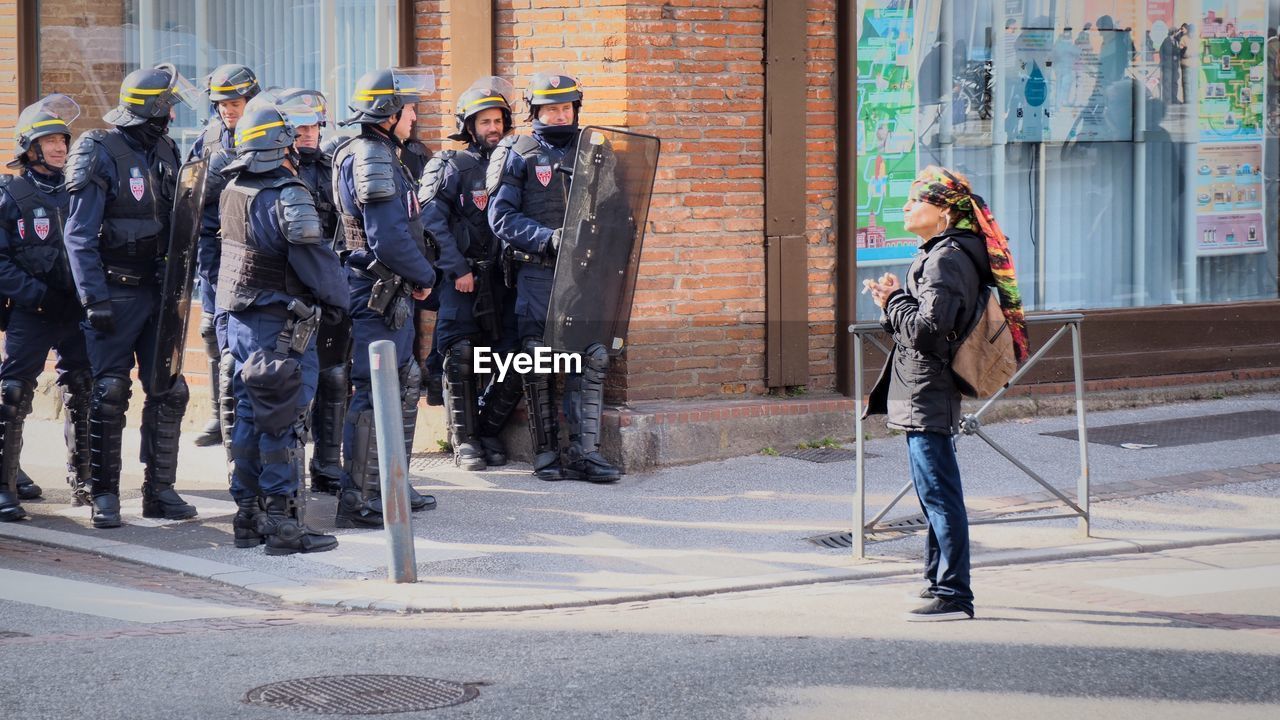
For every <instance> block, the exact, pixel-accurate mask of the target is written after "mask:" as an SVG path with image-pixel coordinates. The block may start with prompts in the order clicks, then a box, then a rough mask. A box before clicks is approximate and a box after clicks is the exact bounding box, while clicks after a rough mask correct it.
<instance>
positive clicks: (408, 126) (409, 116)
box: [392, 104, 418, 140]
mask: <svg viewBox="0 0 1280 720" xmlns="http://www.w3.org/2000/svg"><path fill="white" fill-rule="evenodd" d="M417 121H418V109H417V107H416V106H415V105H412V104H410V105H405V106H404V110H403V111H401V113H400V122H398V123H396V125H395V127H393V128H392V131H393V132H394V133H395V134H396V137H398V138H400V139H401V140H408V139H409V136H410V135H412V134H413V124H414V123H415V122H417Z"/></svg>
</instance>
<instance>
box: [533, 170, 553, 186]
mask: <svg viewBox="0 0 1280 720" xmlns="http://www.w3.org/2000/svg"><path fill="white" fill-rule="evenodd" d="M536 172H537V175H538V182H540V183H542V187H546V186H548V185H550V184H551V166H550V165H539V166H537V168H536Z"/></svg>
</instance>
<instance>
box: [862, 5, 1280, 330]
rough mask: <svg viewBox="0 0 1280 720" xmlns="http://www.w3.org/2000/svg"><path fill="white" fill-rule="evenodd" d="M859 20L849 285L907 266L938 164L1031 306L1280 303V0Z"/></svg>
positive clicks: (879, 11)
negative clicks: (982, 202) (981, 210)
mask: <svg viewBox="0 0 1280 720" xmlns="http://www.w3.org/2000/svg"><path fill="white" fill-rule="evenodd" d="M856 7H857V12H858V21H859V22H858V30H857V32H858V38H857V40H856V42H857V44H858V81H857V84H858V87H857V98H858V108H857V122H858V128H857V130H858V159H857V172H858V177H857V182H858V210H857V212H858V234H857V238H856V242H857V258H858V273H859V279H863V278H872V277H876V276H878V275H880V274H881V273H883V272H885V271H892V272H895V273H898V274H899V275H902V274H903V272H904V271H905V269H906V268H907V267H908V265H909V263H910V259H911V257H912V256H913V255H914V253H915V247H916V238H915V237H914V236H909V235H908V234H907V233H906V232H905V231H904V230H903V228H902V224H901V219H902V212H901V208H902V205H903V203H904V201H905V199H906V194H907V189H908V187H909V186H910V183H911V180H912V178H913V177H914V176H915V174H916V172H917V170H918V169H919V168H923V167H924V166H926V165H930V164H937V165H945V166H947V167H952V168H956V169H959V170H960V171H962V172H964V173H965V174H966V175H968V177H969V178H970V180H971V181H972V182H973V184H974V186H975V189H976V191H977V192H978V193H979V194H981V195H982V196H983V197H984V198H986V199H987V201H988V203H989V204H990V205H991V206H992V208H993V210H994V212H995V214H996V217H997V218H998V219H999V220H1000V222H1001V224H1002V225H1003V227H1004V230H1005V232H1006V234H1007V235H1008V236H1009V239H1010V242H1011V245H1012V248H1013V252H1014V257H1015V261H1016V264H1017V271H1018V276H1019V281H1020V285H1021V287H1022V293H1023V299H1024V302H1025V304H1026V305H1027V307H1028V308H1030V309H1034V310H1053V309H1061V310H1066V309H1089V308H1113V307H1137V306H1152V305H1168V304H1180V303H1220V302H1234V301H1243V300H1255V299H1266V298H1271V299H1274V298H1276V297H1277V281H1276V276H1277V252H1276V247H1277V244H1280V233H1278V232H1277V205H1278V203H1277V190H1278V183H1277V175H1278V168H1280V162H1278V160H1280V158H1278V157H1277V154H1278V152H1277V150H1278V145H1277V131H1278V130H1280V53H1278V52H1277V51H1278V50H1280V40H1278V39H1277V37H1276V31H1275V27H1276V25H1277V21H1278V20H1280V0H915V1H912V0H858V1H857V4H856ZM859 303H860V304H859V307H858V315H859V317H860V318H864V319H868V318H873V317H875V316H876V314H877V311H876V309H875V308H874V306H872V305H871V303H870V300H869V299H868V298H867V296H862V297H861V298H860V299H859Z"/></svg>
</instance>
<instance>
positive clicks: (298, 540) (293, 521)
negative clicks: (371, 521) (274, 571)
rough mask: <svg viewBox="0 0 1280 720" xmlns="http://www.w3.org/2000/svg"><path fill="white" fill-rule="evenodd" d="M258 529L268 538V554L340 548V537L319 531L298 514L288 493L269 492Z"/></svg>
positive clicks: (291, 553) (314, 551) (290, 553)
mask: <svg viewBox="0 0 1280 720" xmlns="http://www.w3.org/2000/svg"><path fill="white" fill-rule="evenodd" d="M265 504H266V511H265V512H264V513H263V514H262V515H260V516H259V517H260V519H261V522H260V523H259V526H258V529H259V531H260V532H261V533H262V535H263V537H264V538H265V539H266V545H267V548H266V553H267V554H268V555H293V554H295V553H316V552H325V551H326V550H332V549H334V548H336V547H338V539H337V538H336V537H334V536H332V535H325V534H323V533H319V532H316V531H315V530H312V529H311V528H309V527H307V526H306V525H304V524H303V523H302V521H301V519H299V517H298V514H299V513H298V510H297V505H295V504H294V503H293V501H292V498H290V497H289V496H287V495H269V496H268V497H267V499H266V503H265Z"/></svg>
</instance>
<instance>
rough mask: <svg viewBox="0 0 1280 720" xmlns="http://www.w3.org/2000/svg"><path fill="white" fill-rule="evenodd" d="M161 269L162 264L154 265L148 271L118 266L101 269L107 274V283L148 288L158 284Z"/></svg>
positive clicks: (106, 266)
mask: <svg viewBox="0 0 1280 720" xmlns="http://www.w3.org/2000/svg"><path fill="white" fill-rule="evenodd" d="M163 268H164V266H163V265H162V264H160V263H155V264H154V266H153V267H151V268H149V269H145V268H136V267H123V266H120V265H104V266H103V268H102V269H103V271H104V272H105V273H106V274H107V282H108V283H111V284H114V285H123V286H125V287H148V286H151V285H159V284H160V275H161V273H163V272H164V269H163Z"/></svg>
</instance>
